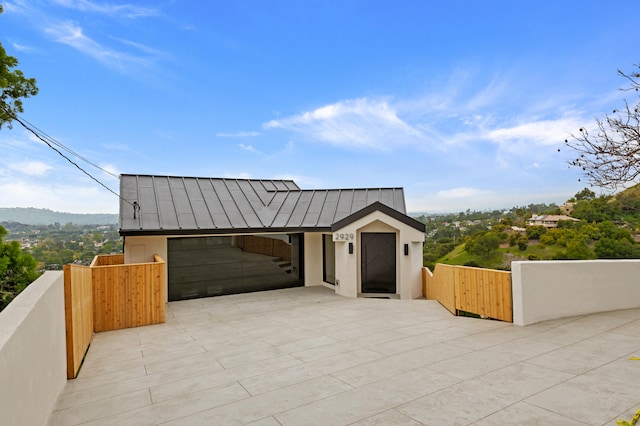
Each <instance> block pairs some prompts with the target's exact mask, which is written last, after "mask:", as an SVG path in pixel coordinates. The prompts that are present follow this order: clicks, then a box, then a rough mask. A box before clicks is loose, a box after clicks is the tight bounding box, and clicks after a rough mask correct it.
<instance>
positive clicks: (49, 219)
mask: <svg viewBox="0 0 640 426" xmlns="http://www.w3.org/2000/svg"><path fill="white" fill-rule="evenodd" d="M0 222H19V223H23V224H25V225H52V224H54V223H60V224H66V223H73V224H76V225H111V224H117V223H118V215H117V214H108V213H104V214H80V213H64V212H54V211H53V210H49V209H36V208H33V207H27V208H23V207H0Z"/></svg>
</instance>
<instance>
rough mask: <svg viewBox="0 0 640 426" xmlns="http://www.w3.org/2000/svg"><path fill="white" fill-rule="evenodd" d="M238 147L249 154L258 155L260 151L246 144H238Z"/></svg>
mask: <svg viewBox="0 0 640 426" xmlns="http://www.w3.org/2000/svg"><path fill="white" fill-rule="evenodd" d="M238 146H239V147H240V149H242V150H243V151H247V152H253V153H256V154H259V153H260V151H258V150H257V149H255V148H254V147H253V146H251V145H245V144H242V143H241V144H238Z"/></svg>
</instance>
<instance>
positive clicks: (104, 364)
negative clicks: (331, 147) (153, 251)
mask: <svg viewBox="0 0 640 426" xmlns="http://www.w3.org/2000/svg"><path fill="white" fill-rule="evenodd" d="M632 357H640V309H632V310H626V311H615V312H607V313H602V314H594V315H586V316H582V317H574V318H566V319H561V320H555V321H547V322H544V323H540V324H534V325H531V326H527V327H518V326H514V325H512V324H507V323H502V322H498V321H489V320H479V319H472V318H464V317H454V316H452V315H451V314H450V313H449V312H447V311H446V310H445V309H444V308H442V307H441V306H440V305H439V304H438V302H435V301H427V300H413V301H401V300H383V299H347V298H343V297H340V296H336V295H335V294H334V293H333V292H332V291H331V290H329V289H326V288H324V287H314V288H293V289H286V290H276V291H268V292H260V293H250V294H242V295H233V296H223V297H217V298H209V299H196V300H189V301H182V302H171V303H169V304H168V305H167V322H166V323H165V324H160V325H154V326H148V327H140V328H134V329H127V330H119V331H113V332H106V333H98V334H96V335H95V337H94V339H93V342H92V344H91V347H90V348H89V352H88V354H87V357H86V359H85V362H84V365H83V367H82V369H81V371H80V374H79V376H78V378H77V379H75V380H71V381H69V382H67V386H66V388H65V390H64V392H63V394H62V395H61V396H60V398H59V400H58V404H57V407H56V410H55V411H54V412H53V413H52V414H51V417H50V421H49V423H50V425H51V426H57V425H65V426H67V425H76V424H83V425H157V424H172V425H216V424H220V425H246V424H251V425H263V426H270V425H314V424H316V425H421V424H423V425H467V424H475V425H501V424H505V425H511V424H522V425H555V424H557V425H560V424H562V425H585V424H587V425H604V424H615V421H616V420H617V419H619V418H626V419H627V420H629V419H630V418H631V417H632V416H633V414H634V413H635V411H636V410H637V409H639V408H640V361H635V360H631V359H630V358H632Z"/></svg>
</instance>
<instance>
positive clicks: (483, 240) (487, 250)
mask: <svg viewBox="0 0 640 426" xmlns="http://www.w3.org/2000/svg"><path fill="white" fill-rule="evenodd" d="M498 247H500V237H499V236H498V235H497V234H495V233H493V232H484V233H477V234H475V235H473V236H472V237H470V238H469V240H468V241H467V243H466V244H465V250H467V251H468V252H469V253H470V254H474V255H477V256H481V257H485V258H488V257H490V256H491V255H492V254H494V253H495V252H496V251H497V250H498Z"/></svg>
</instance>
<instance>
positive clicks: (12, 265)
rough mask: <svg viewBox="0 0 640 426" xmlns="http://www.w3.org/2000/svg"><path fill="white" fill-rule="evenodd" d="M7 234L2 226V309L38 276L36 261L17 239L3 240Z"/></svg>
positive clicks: (0, 234) (0, 296)
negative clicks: (21, 246) (24, 250)
mask: <svg viewBox="0 0 640 426" xmlns="http://www.w3.org/2000/svg"><path fill="white" fill-rule="evenodd" d="M6 234H7V230H6V229H4V228H3V227H2V226H0V311H1V310H3V309H4V308H5V306H7V305H8V304H9V302H11V300H13V298H15V297H16V296H17V295H18V293H20V292H21V291H22V290H24V289H25V288H26V287H27V286H28V285H29V284H31V283H32V282H33V281H34V280H35V279H36V278H37V277H38V274H37V273H36V261H35V260H34V259H33V257H32V256H31V255H30V254H29V253H25V252H23V251H22V249H21V248H20V244H19V243H18V242H17V241H10V242H7V243H5V242H3V238H4V236H5V235H6Z"/></svg>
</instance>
